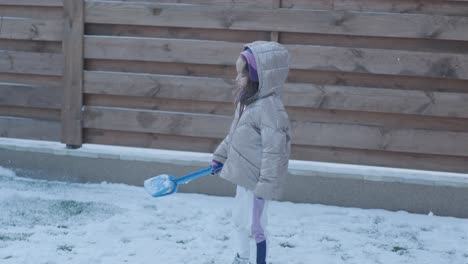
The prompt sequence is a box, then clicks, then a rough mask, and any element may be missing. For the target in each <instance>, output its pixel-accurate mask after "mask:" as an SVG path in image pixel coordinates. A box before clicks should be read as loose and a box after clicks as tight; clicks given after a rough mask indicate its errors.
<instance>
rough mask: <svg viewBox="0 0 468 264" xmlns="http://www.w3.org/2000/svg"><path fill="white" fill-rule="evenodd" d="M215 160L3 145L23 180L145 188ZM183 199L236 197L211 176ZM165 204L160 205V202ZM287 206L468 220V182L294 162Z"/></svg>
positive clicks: (2, 157)
mask: <svg viewBox="0 0 468 264" xmlns="http://www.w3.org/2000/svg"><path fill="white" fill-rule="evenodd" d="M210 158H211V154H208V153H186V152H175V151H159V150H144V149H135V148H122V147H105V148H104V147H100V146H95V145H85V146H84V147H83V148H81V149H77V150H72V149H66V148H65V147H64V145H62V144H58V143H51V142H37V141H24V140H11V139H8V140H7V139H1V138H0V166H2V167H6V168H10V169H13V170H15V172H16V173H17V175H18V176H25V177H32V178H41V179H48V180H60V181H71V182H102V181H107V182H115V183H126V184H130V185H137V186H142V184H143V181H144V180H145V179H147V178H149V177H152V176H155V175H159V174H166V173H167V174H171V175H174V176H182V175H184V174H187V173H190V172H192V171H195V170H199V169H202V168H204V167H206V166H208V164H209V162H210ZM180 192H194V193H204V194H210V195H221V196H233V195H234V186H233V185H232V184H231V183H229V182H227V181H225V180H223V179H220V178H219V177H214V176H206V177H203V178H201V179H197V180H195V181H192V182H190V184H187V185H182V186H181V188H180ZM160 199H161V198H160ZM283 200H285V201H291V202H303V203H319V204H325V205H337V206H346V207H359V208H379V209H387V210H392V211H398V210H404V211H408V212H413V213H422V214H427V213H429V212H431V211H432V212H433V213H434V214H436V215H441V216H454V217H463V218H468V175H464V174H454V173H438V172H427V171H413V170H399V169H388V168H378V167H366V166H353V165H338V164H330V163H318V162H302V161H291V163H290V169H289V181H288V183H287V185H286V188H285V195H284V199H283Z"/></svg>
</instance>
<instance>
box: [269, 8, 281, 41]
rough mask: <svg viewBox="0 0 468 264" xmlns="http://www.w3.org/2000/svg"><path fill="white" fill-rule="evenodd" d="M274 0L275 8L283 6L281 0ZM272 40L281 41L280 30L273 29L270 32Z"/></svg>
mask: <svg viewBox="0 0 468 264" xmlns="http://www.w3.org/2000/svg"><path fill="white" fill-rule="evenodd" d="M272 1H273V3H272V4H273V6H272V7H273V9H278V8H281V0H272ZM270 40H271V41H275V42H279V32H278V31H272V32H271V33H270Z"/></svg>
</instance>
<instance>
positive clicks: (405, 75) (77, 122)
mask: <svg viewBox="0 0 468 264" xmlns="http://www.w3.org/2000/svg"><path fill="white" fill-rule="evenodd" d="M141 1H143V0H139V1H132V0H127V1H108V0H101V1H82V0H64V1H63V2H62V0H41V1H36V0H0V16H1V17H0V19H1V20H0V136H3V137H17V138H32V139H43V140H53V141H62V142H64V143H66V144H67V145H69V146H80V145H81V144H82V143H98V144H111V145H126V146H138V147H149V148H165V149H176V150H188V151H203V152H212V151H213V150H214V148H215V147H216V146H217V144H218V143H219V142H220V140H221V139H222V138H223V137H224V136H225V134H226V132H227V128H228V126H229V123H230V121H231V117H230V116H231V115H232V113H233V105H232V102H231V101H232V98H231V90H232V86H233V85H234V83H233V78H234V77H235V69H234V62H235V59H236V58H237V56H238V53H239V51H240V49H241V47H242V44H243V43H246V42H251V41H254V40H273V41H278V42H280V43H282V44H284V45H285V46H286V47H287V48H288V50H289V51H290V53H291V56H292V65H291V71H290V75H289V80H288V83H287V84H286V87H285V94H284V102H285V104H286V106H287V111H288V113H289V116H290V119H291V123H292V129H293V138H292V140H293V150H292V158H294V159H302V160H318V161H328V162H340V163H353V164H368V165H380V166H391V167H403V168H417V169H430V170H443V171H454V172H468V1H448V0H446V1H442V0H439V1H435V0H426V1H420V0H317V1H308V0H282V1H281V0H252V1H248V0H197V1H188V0H187V1H184V0H182V1H181V0H162V1H157V0H146V2H141ZM161 2H165V3H161ZM194 3H196V4H194Z"/></svg>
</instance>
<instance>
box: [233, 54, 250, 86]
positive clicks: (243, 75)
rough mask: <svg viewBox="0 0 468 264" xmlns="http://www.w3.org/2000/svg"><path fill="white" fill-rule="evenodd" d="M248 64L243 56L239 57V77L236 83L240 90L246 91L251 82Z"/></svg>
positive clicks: (237, 69)
mask: <svg viewBox="0 0 468 264" xmlns="http://www.w3.org/2000/svg"><path fill="white" fill-rule="evenodd" d="M246 66H247V62H246V61H245V59H244V58H243V57H242V56H239V58H237V61H236V71H237V77H236V83H237V86H238V88H242V89H244V88H245V87H247V83H248V80H249V77H248V73H247V71H246V68H247V67H246Z"/></svg>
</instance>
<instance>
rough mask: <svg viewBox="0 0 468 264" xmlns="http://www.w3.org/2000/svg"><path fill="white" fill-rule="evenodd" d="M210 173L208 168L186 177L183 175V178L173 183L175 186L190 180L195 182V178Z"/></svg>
mask: <svg viewBox="0 0 468 264" xmlns="http://www.w3.org/2000/svg"><path fill="white" fill-rule="evenodd" d="M210 173H211V166H210V167H208V168H205V169H203V170H199V171H196V172H194V173H190V174H187V175H185V176H183V177H180V178H177V179H175V180H174V181H175V182H176V183H177V184H185V183H188V182H190V181H191V180H195V179H197V178H200V177H203V176H206V175H208V174H210Z"/></svg>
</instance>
